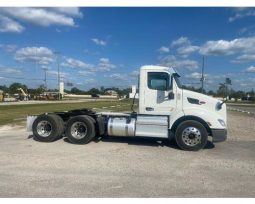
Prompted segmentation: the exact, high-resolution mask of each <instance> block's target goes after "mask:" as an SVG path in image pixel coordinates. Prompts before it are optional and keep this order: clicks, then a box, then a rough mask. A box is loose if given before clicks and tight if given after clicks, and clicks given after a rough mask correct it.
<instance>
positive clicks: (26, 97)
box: [17, 88, 28, 101]
mask: <svg viewBox="0 0 255 204" xmlns="http://www.w3.org/2000/svg"><path fill="white" fill-rule="evenodd" d="M17 90H18V91H20V92H21V94H22V95H21V97H20V98H21V100H22V101H27V100H28V94H26V92H25V91H24V90H23V89H22V88H18V89H17Z"/></svg>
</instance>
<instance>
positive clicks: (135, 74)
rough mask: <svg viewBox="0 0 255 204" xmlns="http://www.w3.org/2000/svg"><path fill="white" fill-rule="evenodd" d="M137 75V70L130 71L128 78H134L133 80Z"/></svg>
mask: <svg viewBox="0 0 255 204" xmlns="http://www.w3.org/2000/svg"><path fill="white" fill-rule="evenodd" d="M138 75H139V71H137V70H135V71H132V72H131V73H130V74H129V76H131V77H135V78H137V76H138Z"/></svg>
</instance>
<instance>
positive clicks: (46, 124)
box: [32, 114, 64, 142]
mask: <svg viewBox="0 0 255 204" xmlns="http://www.w3.org/2000/svg"><path fill="white" fill-rule="evenodd" d="M32 130H33V135H34V138H35V139H36V140H38V141H42V142H53V141H55V140H56V139H58V138H59V137H61V136H62V134H63V132H64V122H63V120H62V118H61V117H59V116H58V115H56V114H44V115H40V116H38V117H37V118H36V119H35V121H34V123H33V125H32Z"/></svg>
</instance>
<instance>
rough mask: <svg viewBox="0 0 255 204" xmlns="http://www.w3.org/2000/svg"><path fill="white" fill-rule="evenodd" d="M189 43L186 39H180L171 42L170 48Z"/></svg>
mask: <svg viewBox="0 0 255 204" xmlns="http://www.w3.org/2000/svg"><path fill="white" fill-rule="evenodd" d="M189 44H190V41H189V39H188V38H187V37H180V38H178V39H177V40H174V41H173V42H172V44H171V45H172V46H182V45H189Z"/></svg>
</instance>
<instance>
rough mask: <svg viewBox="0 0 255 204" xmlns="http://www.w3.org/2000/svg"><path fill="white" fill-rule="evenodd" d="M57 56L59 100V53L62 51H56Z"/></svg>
mask: <svg viewBox="0 0 255 204" xmlns="http://www.w3.org/2000/svg"><path fill="white" fill-rule="evenodd" d="M54 54H55V55H56V57H57V66H58V100H60V73H59V55H60V52H57V51H56V52H54Z"/></svg>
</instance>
